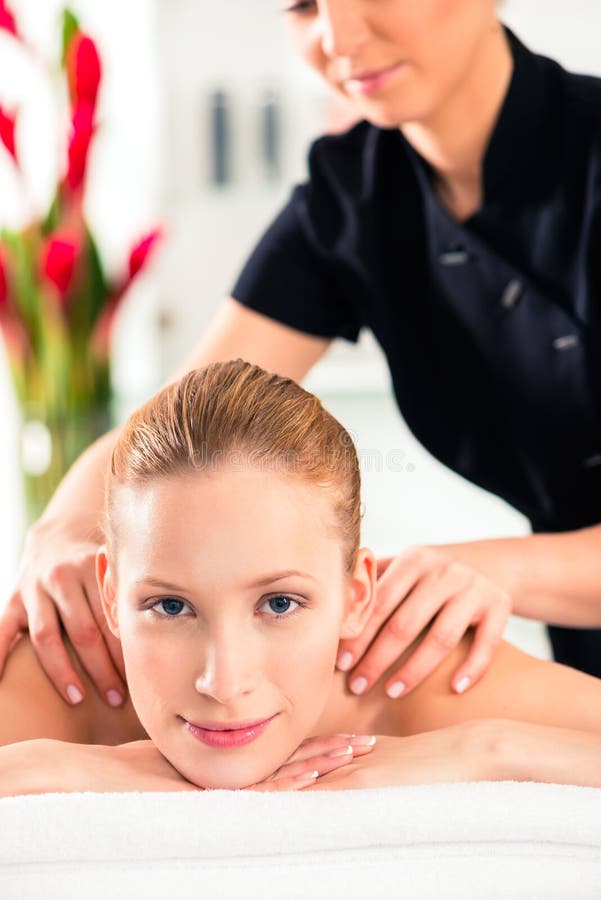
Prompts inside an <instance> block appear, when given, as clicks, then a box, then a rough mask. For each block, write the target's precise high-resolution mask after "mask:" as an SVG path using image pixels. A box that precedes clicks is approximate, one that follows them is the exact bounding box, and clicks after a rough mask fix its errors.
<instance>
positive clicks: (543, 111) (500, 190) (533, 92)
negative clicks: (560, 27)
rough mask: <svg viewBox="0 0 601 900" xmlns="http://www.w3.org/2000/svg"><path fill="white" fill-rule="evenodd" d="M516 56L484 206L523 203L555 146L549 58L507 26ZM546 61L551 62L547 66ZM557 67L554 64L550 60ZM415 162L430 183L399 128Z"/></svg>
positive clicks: (486, 172)
mask: <svg viewBox="0 0 601 900" xmlns="http://www.w3.org/2000/svg"><path fill="white" fill-rule="evenodd" d="M503 27H504V29H505V33H506V35H507V39H508V41H509V46H510V48H511V52H512V55H513V72H512V75H511V79H510V82H509V86H508V89H507V93H506V94H505V99H504V101H503V105H502V107H501V111H500V113H499V116H498V118H497V122H496V125H495V127H494V130H493V133H492V135H491V137H490V140H489V142H488V146H487V149H486V152H485V155H484V162H483V173H482V174H483V189H484V196H483V207H487V206H489V205H490V204H495V203H496V202H497V200H498V201H500V202H501V203H503V204H505V203H507V202H508V201H511V199H512V198H513V197H515V198H516V199H517V200H518V202H520V203H523V201H524V199H525V195H526V194H529V195H532V191H535V190H536V189H537V187H538V186H541V185H542V183H543V182H544V180H545V174H546V173H547V172H549V166H550V152H549V151H550V145H551V144H552V122H553V113H552V99H553V98H552V95H553V90H552V88H551V87H550V85H549V78H550V76H549V69H548V64H549V62H550V61H549V60H547V59H545V58H544V57H541V56H538V55H536V54H534V53H532V52H531V51H530V50H528V48H527V47H526V46H525V45H524V44H522V42H521V41H520V40H519V39H518V38H517V37H516V36H515V34H514V33H513V32H512V31H511V30H510V29H509V28H508V27H507V26H506V25H504V26H503ZM546 64H547V65H546ZM551 65H553V64H551ZM398 133H399V134H400V135H401V138H402V140H403V142H404V144H405V146H406V147H407V149H408V152H409V157H410V159H411V161H412V163H413V164H414V166H417V168H418V170H419V169H421V171H418V175H420V176H422V177H421V178H420V180H423V173H424V170H425V172H426V173H427V175H428V182H429V183H431V177H432V174H433V169H432V166H431V165H430V164H429V163H428V162H427V161H426V160H425V159H424V158H423V157H422V156H420V154H419V153H418V152H417V150H415V149H414V147H413V146H412V145H411V144H410V143H409V141H408V140H407V139H406V138H405V136H404V135H403V134H402V132H398Z"/></svg>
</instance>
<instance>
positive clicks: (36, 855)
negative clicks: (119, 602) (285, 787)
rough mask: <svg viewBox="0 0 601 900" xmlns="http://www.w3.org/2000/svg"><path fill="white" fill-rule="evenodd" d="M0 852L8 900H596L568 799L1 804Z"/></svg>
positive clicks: (599, 815)
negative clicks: (206, 899) (235, 899)
mask: <svg viewBox="0 0 601 900" xmlns="http://www.w3.org/2000/svg"><path fill="white" fill-rule="evenodd" d="M600 765H601V760H600ZM0 837H1V839H0V898H1V900H75V898H77V900H79V898H81V900H176V898H177V900H188V898H190V900H192V898H194V900H199V898H211V900H214V898H244V900H259V898H261V900H271V898H278V900H279V898H298V900H301V898H302V900H305V898H311V900H313V898H324V900H325V898H327V900H337V898H343V900H368V898H377V900H380V898H387V897H390V898H400V897H403V898H407V900H426V898H428V900H430V898H436V900H496V898H499V900H501V898H502V900H514V898H515V900H517V898H520V900H537V898H541V900H600V898H601V788H588V787H576V786H573V785H554V784H542V783H535V782H516V781H502V782H477V783H476V782H470V783H461V784H459V783H449V784H435V785H411V786H402V787H386V788H370V789H365V790H345V791H332V792H329V791H314V792H311V791H304V792H282V793H259V792H256V791H254V792H253V791H224V790H214V791H202V792H199V793H190V792H169V793H139V792H137V793H133V792H132V793H118V794H117V793H105V794H100V793H92V792H85V793H78V794H42V795H37V796H22V797H7V798H4V799H2V800H0Z"/></svg>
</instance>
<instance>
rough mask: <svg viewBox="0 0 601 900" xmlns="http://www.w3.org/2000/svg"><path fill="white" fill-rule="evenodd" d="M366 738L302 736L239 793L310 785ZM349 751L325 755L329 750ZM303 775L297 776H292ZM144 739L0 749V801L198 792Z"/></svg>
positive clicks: (358, 750)
mask: <svg viewBox="0 0 601 900" xmlns="http://www.w3.org/2000/svg"><path fill="white" fill-rule="evenodd" d="M366 740H367V737H365V736H362V735H356V736H354V737H351V736H350V735H343V734H338V735H332V736H331V737H314V738H308V739H307V740H306V741H303V743H302V744H301V745H300V746H299V747H298V748H297V749H296V751H295V752H294V753H293V754H292V756H291V757H290V758H289V759H288V760H286V762H285V763H284V764H283V765H282V766H280V768H279V769H277V770H276V771H275V772H274V773H273V774H272V775H270V776H269V777H268V778H266V779H264V780H263V781H262V782H259V783H258V784H256V785H252V786H251V787H249V788H245V789H244V790H255V791H291V790H301V789H302V788H303V787H306V786H307V784H314V783H315V778H311V777H309V778H307V773H312V772H314V771H315V770H317V771H319V773H320V774H321V773H327V772H332V771H333V770H334V769H337V768H340V767H341V766H345V765H347V764H348V763H349V762H350V761H352V759H353V758H354V757H355V758H356V757H358V756H361V755H364V754H366V753H369V752H370V751H371V750H372V749H373V745H369V744H367V743H366ZM349 744H352V747H353V749H352V752H344V753H343V754H342V755H338V756H331V755H330V754H331V753H332V752H334V753H335V752H336V751H340V750H345V751H346V750H347V748H348V746H349ZM299 775H302V776H303V777H301V778H299V777H298V776H299ZM199 790H203V788H202V787H199V786H198V785H196V784H192V783H191V782H190V781H188V780H187V779H186V778H184V776H183V775H182V774H181V773H180V772H179V771H178V770H177V769H175V768H174V767H173V766H172V765H171V763H170V762H169V761H168V760H167V759H166V758H165V757H164V756H163V754H162V753H160V751H159V750H158V749H157V747H156V746H155V744H154V743H153V742H152V741H150V740H144V741H130V742H129V743H127V744H118V745H117V746H107V745H104V744H73V743H70V742H68V741H57V740H52V739H49V738H41V739H40V738H38V739H34V740H30V741H21V742H19V743H17V744H7V745H5V746H3V747H0V797H12V796H17V795H21V794H47V793H50V794H51V793H79V792H83V791H93V792H98V793H106V792H109V793H112V792H117V793H121V792H125V793H127V792H132V791H199Z"/></svg>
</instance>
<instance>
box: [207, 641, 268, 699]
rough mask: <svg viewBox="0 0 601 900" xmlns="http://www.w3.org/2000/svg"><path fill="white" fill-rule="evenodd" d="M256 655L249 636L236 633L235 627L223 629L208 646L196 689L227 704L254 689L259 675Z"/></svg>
mask: <svg viewBox="0 0 601 900" xmlns="http://www.w3.org/2000/svg"><path fill="white" fill-rule="evenodd" d="M253 658H254V653H253V649H252V647H251V646H250V643H249V641H248V636H247V635H246V636H245V635H242V634H240V633H238V634H234V633H233V632H232V629H227V630H222V631H221V632H220V634H219V635H216V636H214V637H213V639H212V640H209V641H208V642H207V644H206V646H205V650H204V653H203V663H202V666H201V671H200V673H199V674H198V676H197V678H196V682H195V687H196V690H197V691H198V692H199V693H201V694H206V695H208V696H210V697H213V699H214V700H217V701H218V702H219V703H223V704H227V703H230V702H231V701H232V700H233V699H235V698H236V697H237V696H238V695H240V694H245V693H250V692H252V691H253V689H254V687H255V683H256V678H257V667H256V665H255V664H254V663H253Z"/></svg>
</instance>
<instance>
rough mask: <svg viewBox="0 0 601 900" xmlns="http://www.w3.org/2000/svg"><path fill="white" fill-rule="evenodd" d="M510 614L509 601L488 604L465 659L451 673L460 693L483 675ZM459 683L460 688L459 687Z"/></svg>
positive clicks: (499, 642)
mask: <svg viewBox="0 0 601 900" xmlns="http://www.w3.org/2000/svg"><path fill="white" fill-rule="evenodd" d="M510 615H511V601H509V602H508V603H507V602H505V603H504V602H502V601H500V602H499V603H498V604H497V605H495V606H490V607H489V608H488V610H487V611H486V613H485V615H484V618H483V619H482V620H481V621H480V624H479V625H478V627H477V629H476V632H475V634H474V641H473V643H472V646H471V648H470V651H469V653H468V655H467V657H466V659H465V661H464V662H463V663H462V664H461V666H459V668H458V669H457V671H456V672H455V673H454V675H453V684H454V685H457V688H456V689H457V690H459V691H460V693H463V691H464V690H465V689H466V688H467V687H471V686H472V685H473V684H475V683H476V682H477V681H478V680H479V679H480V678H481V677H482V675H484V673H485V672H486V670H487V669H488V667H489V665H490V663H491V661H492V658H493V656H494V655H495V652H496V651H497V650H498V648H499V645H500V644H501V641H502V640H503V634H504V632H505V627H506V625H507V622H508V620H509V617H510ZM459 685H461V686H462V687H461V689H460V688H459Z"/></svg>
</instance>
